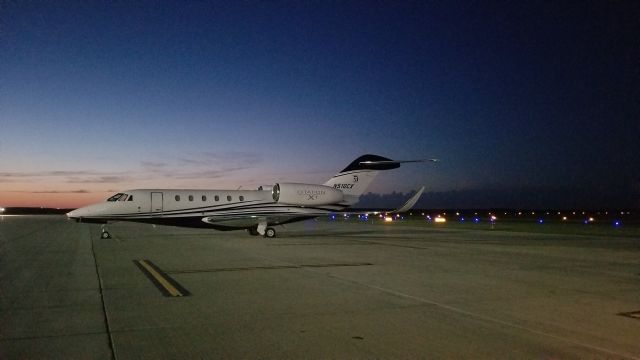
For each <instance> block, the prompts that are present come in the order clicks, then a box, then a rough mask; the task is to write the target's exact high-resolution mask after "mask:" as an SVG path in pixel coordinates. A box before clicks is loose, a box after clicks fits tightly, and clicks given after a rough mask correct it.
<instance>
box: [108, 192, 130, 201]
mask: <svg viewBox="0 0 640 360" xmlns="http://www.w3.org/2000/svg"><path fill="white" fill-rule="evenodd" d="M123 196H124V197H125V198H126V197H127V196H126V195H125V194H123V193H117V194H115V195H113V196H112V197H110V198H108V199H107V201H118V199H120V198H121V197H123Z"/></svg>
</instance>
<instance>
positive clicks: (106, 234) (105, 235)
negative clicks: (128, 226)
mask: <svg viewBox="0 0 640 360" xmlns="http://www.w3.org/2000/svg"><path fill="white" fill-rule="evenodd" d="M100 238H101V239H111V234H109V232H108V231H107V229H105V228H104V225H103V226H102V234H100Z"/></svg>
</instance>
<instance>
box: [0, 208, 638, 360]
mask: <svg viewBox="0 0 640 360" xmlns="http://www.w3.org/2000/svg"><path fill="white" fill-rule="evenodd" d="M108 229H109V231H110V232H111V234H112V236H113V237H112V238H111V239H100V226H99V225H89V224H78V223H74V222H71V221H67V219H66V218H65V217H63V216H1V217H0V359H43V358H47V359H178V358H181V359H218V358H226V359H236V358H239V359H247V358H264V359H285V358H295V359H299V358H305V359H373V358H376V359H378V358H382V359H417V358H428V359H440V358H443V359H451V358H466V359H483V358H492V359H495V358H517V359H554V358H559V359H640V266H639V265H640V264H639V263H640V238H639V237H637V236H629V235H628V233H626V234H625V236H616V234H615V233H614V234H612V235H608V234H594V235H584V234H581V235H573V234H553V233H539V232H535V231H530V230H528V229H524V230H522V231H513V227H510V229H511V230H509V231H504V230H501V229H500V224H499V223H498V224H496V226H495V228H494V229H490V228H489V227H488V226H478V227H456V226H454V225H453V224H451V225H449V224H444V225H442V226H441V225H435V224H426V223H422V222H418V221H405V222H394V223H389V224H386V223H382V222H380V221H379V220H377V219H376V220H371V221H368V222H358V221H357V220H351V221H348V222H345V221H333V222H331V221H326V220H318V221H314V220H310V221H305V222H302V223H297V224H291V225H287V226H286V227H285V228H277V230H278V237H277V238H273V239H265V238H262V237H253V236H250V235H248V234H247V233H245V232H243V231H237V232H218V231H215V230H206V229H204V230H203V229H185V228H174V227H163V226H152V225H147V224H135V223H116V224H110V225H109V226H108Z"/></svg>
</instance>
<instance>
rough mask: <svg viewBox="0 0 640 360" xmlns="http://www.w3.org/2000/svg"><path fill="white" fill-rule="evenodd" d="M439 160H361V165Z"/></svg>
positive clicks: (434, 160)
mask: <svg viewBox="0 0 640 360" xmlns="http://www.w3.org/2000/svg"><path fill="white" fill-rule="evenodd" d="M427 161H431V162H438V161H440V160H438V159H419V160H379V161H360V164H361V165H391V164H404V163H415V162H427Z"/></svg>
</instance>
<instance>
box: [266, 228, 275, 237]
mask: <svg viewBox="0 0 640 360" xmlns="http://www.w3.org/2000/svg"><path fill="white" fill-rule="evenodd" d="M264 237H266V238H274V237H276V229H274V228H272V227H268V228H266V229H265V231H264Z"/></svg>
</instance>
